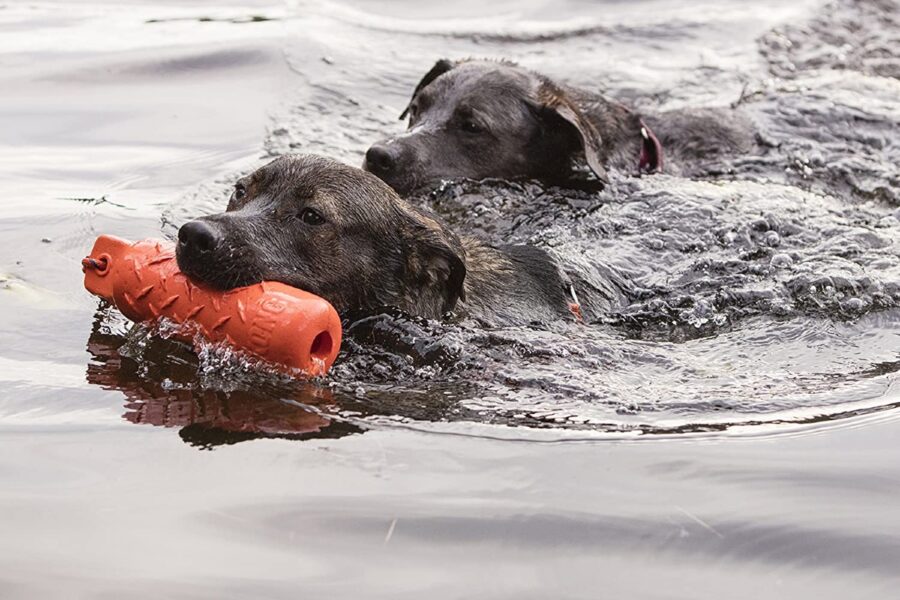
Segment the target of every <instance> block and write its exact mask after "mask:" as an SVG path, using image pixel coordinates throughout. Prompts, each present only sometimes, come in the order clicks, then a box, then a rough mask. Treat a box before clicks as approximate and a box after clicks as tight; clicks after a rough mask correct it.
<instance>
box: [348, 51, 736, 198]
mask: <svg viewBox="0 0 900 600" xmlns="http://www.w3.org/2000/svg"><path fill="white" fill-rule="evenodd" d="M407 114H408V115H409V119H410V120H409V128H408V131H407V132H406V133H404V134H402V135H400V136H396V137H393V138H390V139H388V140H384V141H382V142H379V143H377V144H374V145H373V146H372V147H371V148H370V149H369V151H368V152H367V154H366V160H365V162H364V164H363V167H364V168H365V169H367V170H369V171H371V172H373V173H375V174H376V175H378V176H379V177H381V178H382V179H383V180H384V181H386V182H387V183H388V184H389V185H391V186H392V187H393V188H394V189H396V190H397V191H398V192H400V193H404V194H405V193H410V192H412V191H414V190H416V189H418V188H421V187H424V186H427V185H429V184H433V183H435V182H437V181H440V180H442V179H454V178H469V179H484V178H488V177H496V178H508V179H511V178H518V177H529V178H538V179H544V180H546V181H548V182H550V183H555V184H563V185H565V184H567V183H571V182H572V181H573V175H575V174H576V173H577V171H578V166H579V165H582V166H584V167H587V169H588V170H589V171H590V172H592V173H593V178H594V180H595V181H596V183H597V184H598V186H600V185H602V184H603V183H605V181H606V179H607V173H606V169H607V168H613V169H616V170H618V171H622V172H626V173H637V171H638V161H639V157H640V155H641V149H642V145H643V144H644V139H643V138H642V135H641V127H642V124H641V121H642V119H643V120H644V123H646V124H647V125H649V126H650V127H651V129H652V130H653V131H654V132H655V134H656V135H657V137H658V138H659V140H660V142H661V143H662V147H663V149H664V155H665V161H664V163H665V167H664V170H665V171H666V172H670V173H680V174H691V172H692V169H693V168H694V167H693V163H695V162H698V161H704V160H708V159H709V158H711V157H715V156H724V155H728V154H734V153H743V152H748V151H749V150H750V149H751V148H752V147H753V145H754V135H753V127H752V126H751V124H750V122H749V121H748V120H747V119H746V118H744V117H742V116H741V115H739V114H737V113H736V112H735V111H732V110H729V109H721V110H720V109H700V110H683V111H670V112H665V113H660V114H656V115H642V114H639V113H637V112H636V111H634V110H632V109H630V108H628V107H626V106H624V105H622V104H620V103H618V102H615V101H613V100H610V99H607V98H605V97H603V96H602V95H600V94H597V93H594V92H591V91H588V90H583V89H579V88H575V87H570V86H565V85H562V84H559V83H556V82H554V81H552V80H551V79H550V78H548V77H546V76H544V75H541V74H539V73H535V72H533V71H530V70H528V69H524V68H522V67H519V66H518V65H516V64H514V63H510V62H506V61H499V62H497V61H486V60H463V61H455V62H454V61H449V60H446V59H444V60H440V61H438V62H437V63H436V64H435V66H434V67H433V68H432V69H431V70H430V71H429V72H428V73H426V75H425V76H424V77H423V78H422V81H420V82H419V84H418V85H417V86H416V88H415V91H414V93H413V96H412V99H411V100H410V103H409V105H408V107H407V109H406V110H404V112H403V115H402V116H401V118H405V116H406V115H407ZM470 115H471V117H470ZM469 121H471V122H472V123H473V124H474V125H476V126H477V127H478V128H480V129H481V130H482V131H481V132H480V133H473V132H472V131H468V130H467V127H468V126H469V125H470V123H469ZM573 166H574V167H575V169H574V170H573Z"/></svg>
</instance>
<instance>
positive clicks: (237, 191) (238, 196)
mask: <svg viewBox="0 0 900 600" xmlns="http://www.w3.org/2000/svg"><path fill="white" fill-rule="evenodd" d="M246 196H247V188H245V187H244V184H243V183H237V184H235V186H234V199H235V200H243V199H244V198H245V197H246Z"/></svg>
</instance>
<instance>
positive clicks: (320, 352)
mask: <svg viewBox="0 0 900 600" xmlns="http://www.w3.org/2000/svg"><path fill="white" fill-rule="evenodd" d="M332 343H333V342H332V341H331V334H329V333H328V332H327V331H323V332H322V333H320V334H319V335H317V336H316V337H315V339H314V340H313V342H312V346H310V347H309V355H310V356H311V357H312V358H317V359H319V360H327V359H328V355H329V354H331V348H332Z"/></svg>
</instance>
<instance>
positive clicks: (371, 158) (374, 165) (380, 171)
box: [365, 144, 396, 175]
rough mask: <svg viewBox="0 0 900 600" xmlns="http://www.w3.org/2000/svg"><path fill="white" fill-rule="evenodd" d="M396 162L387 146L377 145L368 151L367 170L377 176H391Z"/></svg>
mask: <svg viewBox="0 0 900 600" xmlns="http://www.w3.org/2000/svg"><path fill="white" fill-rule="evenodd" d="M395 166H396V161H395V159H394V155H393V154H391V151H390V150H388V149H387V147H386V146H382V145H381V144H375V145H374V146H372V147H371V148H369V149H368V150H367V151H366V164H365V167H366V170H367V171H369V172H371V173H374V174H375V175H389V174H390V173H392V172H393V171H394V167H395Z"/></svg>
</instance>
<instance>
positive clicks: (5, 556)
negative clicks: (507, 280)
mask: <svg viewBox="0 0 900 600" xmlns="http://www.w3.org/2000/svg"><path fill="white" fill-rule="evenodd" d="M897 14H898V11H897V7H896V4H893V3H890V2H880V3H871V4H869V3H860V4H857V3H844V4H838V5H832V6H824V5H822V4H820V3H817V2H813V1H808V2H801V3H794V4H791V5H790V6H784V5H783V4H782V3H775V2H757V3H752V4H748V3H739V2H717V3H707V4H703V5H693V6H690V7H688V6H682V5H679V4H678V3H673V2H671V1H670V0H665V1H663V0H651V1H642V2H638V3H615V2H610V3H603V4H595V3H583V2H575V1H572V2H566V3H563V4H562V5H560V4H559V3H549V2H540V1H536V0H529V1H528V2H520V1H518V2H498V3H490V4H485V3H474V2H465V3H463V4H462V5H452V6H451V5H441V4H437V3H434V4H429V5H425V6H413V5H409V4H407V3H400V2H387V1H382V2H379V3H378V4H371V3H368V2H366V3H363V2H349V1H348V2H320V1H309V2H306V1H298V2H288V3H280V2H233V3H225V4H222V3H216V4H215V5H213V4H209V5H204V4H199V5H195V6H192V7H184V6H182V5H181V4H180V3H166V4H162V5H159V4H153V5H150V4H144V3H141V2H126V3H102V2H95V3H79V4H77V5H70V4H55V3H50V2H38V3H32V4H29V5H18V4H15V5H12V4H10V5H6V6H3V7H0V31H2V34H0V65H2V69H0V78H2V83H3V84H4V85H3V88H4V93H3V95H2V96H0V132H2V133H0V169H2V177H0V189H2V191H3V196H4V203H3V208H2V209H0V231H2V235H0V249H2V252H0V257H2V262H0V310H2V314H3V315H4V316H3V318H2V319H0V334H2V340H3V344H2V346H0V389H2V390H3V392H4V393H3V395H2V397H0V444H2V445H3V447H2V453H0V457H2V458H0V472H2V473H3V475H4V481H5V482H6V485H4V486H3V490H2V491H0V509H2V514H3V515H5V516H4V517H2V518H0V534H2V537H3V540H4V542H3V543H2V544H0V596H2V597H3V598H35V597H53V598H55V597H60V598H63V597H65V598H72V597H76V598H131V597H134V598H143V597H160V596H163V597H173V598H228V597H234V598H244V597H248V596H249V597H261V598H281V597H296V596H297V595H298V594H301V595H303V594H305V595H310V596H312V597H329V598H340V597H351V596H352V597H359V596H363V597H391V598H397V597H413V596H415V597H421V596H423V595H425V596H429V597H438V598H442V597H447V598H454V597H460V596H463V595H466V596H475V597H513V596H515V597H525V598H529V597H535V598H537V597H540V598H546V597H565V598H580V597H584V598H596V597H598V596H606V595H616V596H620V597H634V598H698V597H728V598H758V597H776V598H781V597H783V598H805V597H817V598H845V597H873V598H874V597H892V594H893V590H894V589H895V588H896V584H897V583H900V581H898V575H897V569H896V566H897V564H900V541H898V540H900V537H898V534H900V531H898V529H900V511H898V509H897V503H896V497H897V493H898V491H900V489H898V487H900V477H898V476H900V473H898V465H900V462H898V458H900V455H898V449H897V448H898V446H897V444H896V440H897V435H898V433H900V429H898V427H900V424H898V421H897V419H896V416H897V414H898V411H897V406H898V404H900V394H898V388H897V375H896V372H897V370H898V368H900V354H898V348H900V344H898V342H900V307H898V305H900V258H898V241H900V221H898V219H900V201H898V198H897V195H896V194H897V189H898V187H897V185H898V180H897V177H898V175H897V170H896V164H897V162H898V160H900V150H898V147H900V143H898V137H900V136H898V125H897V123H898V121H900V113H898V108H897V106H898V105H897V103H896V98H897V97H898V93H900V83H898V80H897V75H898V73H900V69H898V63H900V59H898V48H897V40H896V36H895V35H893V34H892V32H896V24H897V23H896V21H897ZM444 56H448V57H460V56H487V57H505V58H511V59H515V60H518V61H520V62H521V63H522V64H524V65H526V66H529V67H533V68H536V69H539V70H541V71H544V72H546V73H549V74H553V75H554V76H556V77H559V78H560V79H564V80H566V81H569V82H572V83H576V84H579V85H583V86H586V87H590V88H593V89H599V90H602V91H604V93H607V94H609V95H611V96H614V97H617V98H620V99H622V100H623V101H627V102H630V103H632V104H635V105H637V106H640V107H641V108H642V109H644V110H666V109H670V108H679V107H685V106H724V105H730V104H734V105H737V106H738V109H739V110H745V111H747V112H748V113H749V114H751V115H752V116H753V118H754V119H755V120H756V122H757V123H758V125H759V130H760V136H761V138H762V142H764V143H763V144H762V146H763V147H764V148H765V151H764V152H761V153H760V154H759V155H757V156H754V157H750V158H746V159H742V160H736V161H734V162H733V163H731V164H728V165H710V166H709V172H708V175H707V176H705V177H701V178H698V179H695V180H686V179H682V178H678V177H673V176H656V177H645V178H640V179H637V178H633V177H630V176H629V175H628V174H613V175H614V176H613V182H612V185H611V186H610V189H608V190H606V191H605V192H603V193H601V194H585V193H582V192H575V191H568V190H559V189H553V188H545V187H543V186H541V185H539V184H537V183H534V182H517V183H513V184H508V183H503V182H466V181H459V182H447V183H446V184H445V185H443V186H441V188H440V189H438V190H436V191H434V192H432V193H425V194H423V195H421V196H419V197H417V198H415V199H414V201H416V202H419V203H422V204H424V205H427V206H429V207H430V208H432V209H433V210H435V211H437V212H438V213H439V214H441V215H442V216H443V217H444V218H445V219H446V220H447V221H448V222H449V223H450V224H451V225H452V226H453V227H454V229H456V230H457V231H460V232H467V233H474V234H476V235H480V236H482V237H484V238H485V239H487V240H489V241H508V240H513V241H518V242H525V243H532V244H537V245H541V246H543V247H546V248H549V249H550V250H551V251H552V252H554V253H556V254H557V255H558V256H559V257H560V258H561V259H562V260H564V261H566V262H567V263H568V264H570V265H572V266H573V268H576V269H578V271H579V273H581V274H582V276H583V277H585V278H586V280H587V281H588V282H593V283H596V284H597V285H601V284H602V283H603V282H606V281H609V280H610V279H614V280H615V281H621V282H622V283H623V286H624V287H623V289H624V290H625V291H624V294H623V301H622V303H621V305H620V306H617V307H616V309H615V310H613V311H611V312H609V313H608V314H604V315H603V316H602V317H601V318H597V319H595V320H593V322H591V323H588V324H586V325H578V324H576V323H551V324H544V325H540V326H533V327H519V328H504V329H495V330H485V329H484V328H482V327H479V326H477V325H476V324H473V323H454V324H439V323H434V322H425V321H420V320H416V319H410V318H408V317H406V316H403V315H399V314H394V313H390V314H384V315H375V316H372V317H370V318H367V319H364V320H361V321H358V322H355V323H352V324H351V323H348V324H347V332H348V336H347V341H346V343H345V348H344V354H343V357H342V359H341V361H340V362H339V363H338V364H337V365H336V366H335V368H334V369H333V371H332V374H331V375H330V376H329V377H328V378H327V379H325V380H323V381H315V382H291V381H285V380H281V379H278V378H275V377H273V376H271V375H267V374H266V373H264V372H260V371H257V370H254V369H252V368H248V367H247V366H246V365H244V364H243V363H241V361H240V360H236V359H234V358H233V357H230V356H227V355H223V354H222V353H221V352H216V351H213V350H212V349H207V350H206V351H204V352H202V353H201V354H200V356H199V357H198V356H197V355H195V354H194V353H193V352H191V351H190V350H189V349H188V348H185V347H183V346H181V345H179V344H177V343H175V342H172V341H170V340H166V339H162V338H161V337H160V336H158V335H153V334H152V332H149V331H147V330H145V329H142V328H134V327H131V326H130V325H129V324H128V323H126V322H125V321H124V320H123V319H122V317H121V316H120V315H118V314H117V313H116V311H114V310H112V309H109V308H108V307H103V306H100V307H99V308H98V302H97V301H96V299H94V298H92V297H90V296H88V295H87V293H86V292H84V290H83V288H82V287H81V274H80V271H79V267H78V265H79V261H80V258H81V257H82V256H84V254H85V253H86V252H87V251H88V249H89V248H90V245H91V243H92V241H93V238H94V237H95V236H96V235H97V234H99V233H115V234H118V235H122V236H125V237H131V238H141V237H158V236H170V237H171V236H172V235H174V232H175V231H176V228H177V226H178V225H179V224H180V223H182V222H184V221H185V220H186V219H189V218H191V217H193V216H196V215H200V214H204V213H208V212H213V211H218V210H222V208H223V207H224V204H225V201H226V198H227V195H228V189H229V186H230V184H231V182H232V181H233V180H234V179H236V178H237V177H238V176H239V175H240V174H243V173H246V172H248V171H249V170H252V169H253V168H254V167H255V166H257V165H259V164H262V163H263V162H265V161H267V160H270V159H271V157H273V156H275V155H278V154H280V153H284V152H316V153H321V154H325V155H328V156H331V157H334V158H338V159H341V160H344V161H346V162H349V163H351V164H359V163H360V162H361V161H362V155H363V153H364V151H365V149H366V148H367V146H368V145H369V144H370V143H371V142H372V141H374V140H376V139H380V138H382V137H385V136H387V135H391V134H394V133H397V132H399V131H401V130H402V128H403V124H402V123H400V122H399V121H397V116H398V115H399V112H400V111H401V110H402V107H403V106H404V105H405V103H406V101H407V99H408V95H409V93H410V90H411V88H412V86H413V85H414V83H415V82H416V81H417V80H418V78H419V77H420V76H421V74H422V73H423V72H424V71H426V70H427V69H428V68H429V67H430V65H431V64H432V63H433V62H434V60H436V59H437V58H440V57H444Z"/></svg>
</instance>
